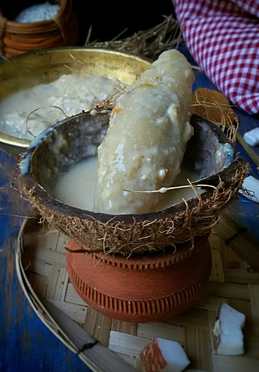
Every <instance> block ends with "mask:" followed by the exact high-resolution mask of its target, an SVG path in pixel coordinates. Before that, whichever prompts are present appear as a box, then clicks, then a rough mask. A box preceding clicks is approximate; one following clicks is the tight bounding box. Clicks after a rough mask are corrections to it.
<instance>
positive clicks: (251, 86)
mask: <svg viewBox="0 0 259 372" xmlns="http://www.w3.org/2000/svg"><path fill="white" fill-rule="evenodd" d="M174 5H175V11H176V14H177V17H178V20H179V22H180V25H181V29H182V32H183V36H184V39H185V41H186V43H187V46H188V48H189V50H190V52H191V54H192V55H193V57H194V59H195V60H196V62H197V63H198V64H199V65H200V67H201V68H202V70H203V71H204V72H205V73H206V75H207V76H208V77H209V78H210V79H211V80H212V81H213V83H214V84H215V85H216V86H217V88H218V89H219V90H221V91H222V92H223V93H224V94H225V95H226V96H227V97H228V98H229V99H230V100H231V101H232V102H233V103H234V104H236V105H238V106H239V107H241V108H242V109H243V110H245V111H246V112H248V113H258V112H259V0H174Z"/></svg>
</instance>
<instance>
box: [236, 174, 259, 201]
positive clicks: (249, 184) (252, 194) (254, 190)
mask: <svg viewBox="0 0 259 372" xmlns="http://www.w3.org/2000/svg"><path fill="white" fill-rule="evenodd" d="M243 188H244V189H245V190H246V191H247V192H244V191H242V190H240V193H241V194H242V195H244V196H245V197H246V198H248V199H250V200H252V201H254V202H256V203H259V180H258V179H256V178H255V177H253V176H248V177H246V178H245V179H244V182H243Z"/></svg>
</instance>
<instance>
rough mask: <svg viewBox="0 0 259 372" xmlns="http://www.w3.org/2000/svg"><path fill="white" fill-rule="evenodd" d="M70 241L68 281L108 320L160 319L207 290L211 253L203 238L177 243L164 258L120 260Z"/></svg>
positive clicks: (174, 312) (187, 306) (189, 303)
mask: <svg viewBox="0 0 259 372" xmlns="http://www.w3.org/2000/svg"><path fill="white" fill-rule="evenodd" d="M78 247H79V246H78V245H77V244H76V243H74V242H70V243H69V245H68V248H69V253H67V270H68V273H69V277H70V279H71V281H72V283H73V285H74V287H75V289H76V291H77V292H78V294H79V295H80V297H81V298H82V299H83V300H85V301H86V302H87V303H88V304H89V305H91V306H92V307H93V308H95V309H96V310H98V311H100V312H102V313H104V314H106V315H108V316H109V317H111V318H115V319H120V320H127V321H134V322H144V321H153V320H164V319H166V318H169V317H172V316H173V315H175V314H179V313H182V312H184V311H185V310H187V309H188V308H189V307H190V306H191V305H193V304H194V303H196V302H197V301H199V299H200V297H201V295H202V292H203V289H204V288H205V287H206V282H207V281H208V278H209V275H210V270H211V255H210V248H209V243H208V239H207V238H206V237H203V238H197V239H196V240H195V243H194V245H193V246H190V244H189V245H187V244H185V245H184V244H181V245H179V246H177V247H176V251H175V252H174V253H171V254H166V255H161V254H160V255H155V256H149V257H148V256H146V257H141V258H128V259H126V258H121V257H120V258H119V257H114V256H110V255H107V254H102V253H96V254H94V253H88V252H83V250H82V249H80V247H79V249H78Z"/></svg>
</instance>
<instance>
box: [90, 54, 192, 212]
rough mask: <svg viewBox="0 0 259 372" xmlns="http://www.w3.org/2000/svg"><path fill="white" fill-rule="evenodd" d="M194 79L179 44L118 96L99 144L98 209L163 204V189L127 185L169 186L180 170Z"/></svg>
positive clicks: (133, 209)
mask: <svg viewBox="0 0 259 372" xmlns="http://www.w3.org/2000/svg"><path fill="white" fill-rule="evenodd" d="M193 80H194V76H193V73H192V69H191V66H190V65H189V63H188V62H187V60H186V58H185V57H184V56H183V55H182V54H181V53H180V52H178V51H176V50H170V51H166V52H164V53H162V54H161V55H160V57H159V59H158V60H157V61H155V62H154V63H153V64H152V65H151V67H150V68H149V69H148V70H146V71H145V72H144V73H143V74H142V75H141V76H140V77H139V79H138V80H137V81H136V82H135V83H134V84H133V85H132V86H130V87H128V88H127V90H126V91H125V92H124V93H123V94H122V95H121V96H120V98H119V99H118V100H117V102H116V105H115V107H114V109H113V111H112V115H111V119H110V126H109V129H108V132H107V135H106V137H105V139H104V141H103V143H102V144H101V145H100V146H99V148H98V171H97V172H98V173H97V178H98V197H97V207H98V210H99V211H102V212H106V213H117V214H124V213H146V212H152V211H155V210H157V209H159V204H160V202H161V200H162V194H159V193H156V194H144V193H134V192H129V191H139V190H155V189H159V188H161V187H168V186H171V185H172V184H173V182H174V179H175V178H176V176H177V175H178V174H179V172H180V167H181V162H182V159H183V155H184V152H185V147H186V143H187V142H188V140H189V139H190V137H191V135H192V127H191V126H190V124H189V118H190V105H191V99H192V90H191V88H192V83H193ZM128 190H129V191H128Z"/></svg>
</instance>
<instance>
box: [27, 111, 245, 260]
mask: <svg viewBox="0 0 259 372" xmlns="http://www.w3.org/2000/svg"><path fill="white" fill-rule="evenodd" d="M108 122H109V115H108V114H101V113H100V114H98V115H95V116H93V115H90V114H88V113H83V114H79V115H76V116H74V117H71V118H67V119H65V120H64V121H63V122H60V123H58V124H56V125H54V126H53V127H52V128H49V129H48V130H47V131H45V133H43V134H42V135H41V136H40V138H39V139H38V141H36V142H37V143H34V144H33V145H32V146H31V148H30V149H29V150H28V152H27V153H26V154H25V155H24V158H23V160H22V162H21V163H20V169H21V173H22V174H21V177H20V188H21V191H22V193H23V195H24V196H25V197H26V198H27V199H28V200H29V201H30V203H31V204H32V205H33V206H34V207H35V208H36V209H37V210H38V212H39V213H40V214H41V215H42V216H43V218H45V219H46V220H47V221H48V222H49V223H53V225H54V226H55V227H56V228H58V229H59V230H61V231H63V232H65V233H66V234H67V235H68V236H69V237H70V238H72V239H74V240H75V241H77V242H78V243H79V244H81V245H83V246H84V248H85V249H86V250H88V251H95V252H100V251H102V252H105V253H118V254H121V255H124V256H128V255H131V254H132V252H134V253H137V254H145V253H147V252H150V251H151V250H152V251H163V252H166V250H167V247H168V246H172V245H174V244H177V243H178V242H185V241H188V240H192V239H193V238H195V237H198V236H206V235H207V234H208V233H209V232H210V229H211V227H212V226H213V225H215V224H216V222H217V220H218V215H219V213H220V212H221V210H222V208H224V207H225V205H226V204H227V203H228V202H229V201H230V200H231V199H232V198H233V197H234V195H235V194H236V192H237V191H238V189H239V187H240V186H241V183H242V181H243V178H244V176H245V173H246V170H247V168H246V165H245V164H244V162H243V161H241V160H237V159H234V158H231V159H229V152H228V151H227V152H226V149H229V150H231V149H232V150H233V147H232V145H231V144H230V143H229V142H228V140H227V138H226V137H224V135H223V133H222V132H221V130H220V129H218V128H217V127H216V126H215V125H213V124H211V123H209V122H208V121H206V120H203V119H200V118H199V117H197V116H193V117H192V120H191V123H192V125H193V126H194V128H195V134H194V137H193V139H192V141H190V142H189V144H188V147H187V151H186V154H187V163H188V164H189V163H190V161H191V160H190V159H192V161H194V162H196V163H197V164H199V167H201V170H202V172H201V178H202V179H203V183H206V184H209V185H212V186H214V189H211V188H209V189H207V191H205V192H204V193H203V194H202V195H201V196H200V197H194V198H193V199H190V200H188V201H187V202H180V203H177V204H174V205H173V206H171V207H170V208H168V209H165V210H163V211H160V212H156V213H147V214H137V215H110V214H103V213H95V212H91V211H85V210H81V209H78V208H74V207H71V206H68V205H65V204H64V203H62V202H60V201H58V200H56V199H55V197H54V196H52V195H51V190H53V182H54V183H55V180H56V178H57V177H58V174H59V173H62V172H64V170H65V169H67V168H68V167H69V166H71V165H73V164H75V163H77V162H79V161H80V160H82V159H84V158H87V157H88V156H93V155H94V152H95V153H96V151H97V147H98V145H99V144H100V142H101V141H102V138H103V136H104V135H105V132H106V130H107V126H108ZM53 128H54V129H55V130H53ZM61 137H62V138H63V139H64V143H65V144H66V146H65V147H64V146H63V147H62V148H61V149H60V151H57V146H56V145H55V144H57V143H59V140H58V139H60V138H61ZM62 143H63V141H62ZM216 151H219V152H221V155H222V160H223V163H222V164H218V163H217V161H216V160H215V158H216V157H215V152H216ZM230 152H231V151H230ZM188 154H189V158H188ZM232 155H233V153H232ZM143 237H145V239H143Z"/></svg>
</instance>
